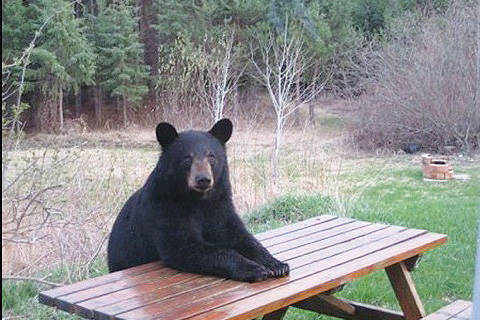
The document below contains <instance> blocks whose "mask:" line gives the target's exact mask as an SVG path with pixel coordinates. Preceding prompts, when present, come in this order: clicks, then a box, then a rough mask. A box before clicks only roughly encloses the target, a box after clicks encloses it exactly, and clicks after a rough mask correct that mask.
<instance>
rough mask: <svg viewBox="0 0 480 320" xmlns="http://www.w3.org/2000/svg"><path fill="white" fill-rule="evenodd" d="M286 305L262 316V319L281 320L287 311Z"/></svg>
mask: <svg viewBox="0 0 480 320" xmlns="http://www.w3.org/2000/svg"><path fill="white" fill-rule="evenodd" d="M287 310H288V307H285V308H281V309H278V310H276V311H273V312H270V313H269V314H266V315H264V316H263V318H262V320H282V319H283V317H284V316H285V314H286V313H287Z"/></svg>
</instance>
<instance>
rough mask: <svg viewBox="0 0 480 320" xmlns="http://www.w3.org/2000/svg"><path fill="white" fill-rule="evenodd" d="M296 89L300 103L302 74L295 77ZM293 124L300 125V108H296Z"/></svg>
mask: <svg viewBox="0 0 480 320" xmlns="http://www.w3.org/2000/svg"><path fill="white" fill-rule="evenodd" d="M295 87H296V94H297V98H296V99H297V100H298V101H300V100H301V97H300V73H297V75H296V77H295ZM293 123H294V124H295V125H299V124H300V108H296V109H295V111H294V112H293Z"/></svg>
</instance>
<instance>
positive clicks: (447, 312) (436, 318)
mask: <svg viewBox="0 0 480 320" xmlns="http://www.w3.org/2000/svg"><path fill="white" fill-rule="evenodd" d="M471 308H472V303H471V302H470V301H465V300H456V301H454V302H452V303H450V304H449V305H446V306H445V307H443V308H441V309H440V310H438V311H436V312H434V313H432V314H430V315H428V316H426V317H425V318H423V319H422V320H449V319H455V318H454V317H455V316H456V315H457V314H459V313H461V312H462V311H465V310H468V309H471Z"/></svg>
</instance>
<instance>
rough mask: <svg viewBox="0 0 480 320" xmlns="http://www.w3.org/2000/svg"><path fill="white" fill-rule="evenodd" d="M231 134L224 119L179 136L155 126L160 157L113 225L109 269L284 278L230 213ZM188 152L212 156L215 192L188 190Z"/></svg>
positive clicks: (252, 278) (169, 128) (285, 271)
mask: <svg viewBox="0 0 480 320" xmlns="http://www.w3.org/2000/svg"><path fill="white" fill-rule="evenodd" d="M172 129H173V130H172ZM231 132H232V125H231V122H230V121H229V120H227V119H223V120H220V121H219V122H217V123H216V124H215V126H214V127H213V128H212V129H211V130H210V131H209V132H204V131H186V132H181V133H179V134H178V133H177V132H176V130H175V128H173V126H171V125H169V124H166V123H161V124H159V125H158V126H157V131H156V133H157V139H158V141H159V143H160V144H161V146H162V149H163V152H162V154H161V156H160V159H159V161H158V163H157V166H156V167H155V169H154V170H153V172H152V173H151V174H150V176H149V178H148V180H147V182H146V183H145V185H144V186H143V187H142V188H141V189H140V190H138V191H137V192H135V194H133V195H132V196H131V197H130V199H128V201H127V202H126V204H125V205H124V207H123V209H122V210H121V212H120V214H119V216H118V217H117V220H116V221H115V224H114V226H113V230H112V233H111V235H110V240H109V244H108V267H109V270H110V272H113V271H117V270H122V269H125V268H129V267H133V266H136V265H140V264H144V263H147V262H151V261H155V260H162V261H163V263H164V264H165V265H167V266H169V267H172V268H175V269H178V270H181V271H186V272H194V273H201V274H206V275H215V276H219V277H224V278H230V279H234V280H239V281H248V282H254V281H260V280H264V279H266V278H267V277H270V276H273V277H279V276H284V275H287V274H288V272H289V268H288V265H287V264H285V263H282V262H280V261H278V260H276V259H275V258H273V257H272V256H271V255H270V253H269V252H268V251H267V250H266V249H265V248H264V247H263V246H262V245H261V244H260V243H259V242H258V241H257V240H256V239H255V238H254V237H253V236H252V235H251V234H250V233H249V232H248V231H247V229H246V228H245V226H244V225H243V223H242V221H241V220H240V218H239V217H238V215H237V214H236V212H235V208H234V206H233V203H232V197H231V187H230V181H229V175H228V165H227V157H226V152H225V147H224V144H225V143H226V142H227V141H228V139H229V138H230V135H231ZM188 155H194V156H200V157H202V156H206V155H209V157H212V155H213V157H214V159H215V161H214V162H213V165H212V166H211V168H212V175H213V181H214V182H213V187H212V188H211V189H209V190H208V191H207V192H205V193H199V192H197V191H195V190H192V189H191V188H189V186H188V185H187V177H188V174H189V170H190V165H191V161H189V159H188V157H186V156H188ZM209 159H210V158H209Z"/></svg>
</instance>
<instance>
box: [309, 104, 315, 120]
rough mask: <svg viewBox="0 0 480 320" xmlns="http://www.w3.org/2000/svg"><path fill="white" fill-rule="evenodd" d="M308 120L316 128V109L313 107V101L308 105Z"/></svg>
mask: <svg viewBox="0 0 480 320" xmlns="http://www.w3.org/2000/svg"><path fill="white" fill-rule="evenodd" d="M308 118H309V120H310V123H311V124H312V125H313V126H315V107H314V106H313V102H312V101H310V102H309V103H308Z"/></svg>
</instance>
